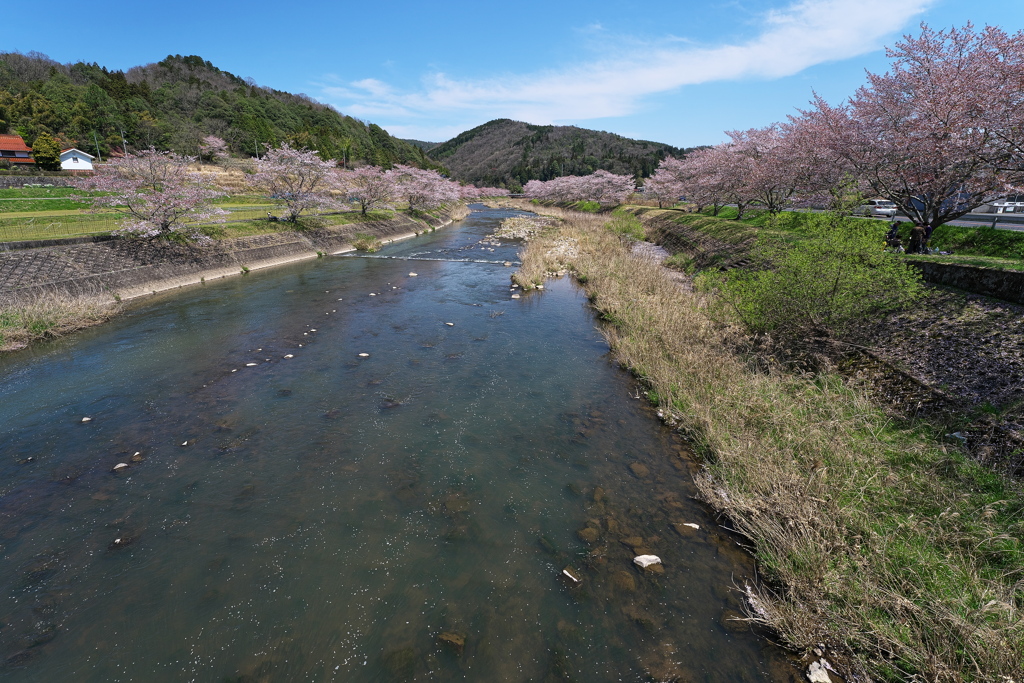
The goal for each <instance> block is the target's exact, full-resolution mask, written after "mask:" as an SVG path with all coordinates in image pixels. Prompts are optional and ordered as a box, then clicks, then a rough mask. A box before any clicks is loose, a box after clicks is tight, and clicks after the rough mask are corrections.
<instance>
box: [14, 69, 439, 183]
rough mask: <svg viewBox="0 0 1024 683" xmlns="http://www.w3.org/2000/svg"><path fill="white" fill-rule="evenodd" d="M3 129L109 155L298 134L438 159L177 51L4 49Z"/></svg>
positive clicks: (303, 141)
mask: <svg viewBox="0 0 1024 683" xmlns="http://www.w3.org/2000/svg"><path fill="white" fill-rule="evenodd" d="M0 132H11V133H17V134H19V135H21V136H22V137H23V138H24V139H25V142H27V143H28V144H29V145H31V144H33V142H34V141H35V139H36V137H37V136H38V135H39V134H40V133H50V134H52V135H54V136H55V137H56V138H57V140H58V142H59V143H60V144H61V145H62V146H74V147H78V148H79V149H81V150H83V151H88V152H89V153H90V154H95V153H96V148H97V146H98V147H99V149H100V152H101V153H102V154H103V155H104V156H106V155H107V154H109V153H110V152H111V151H112V150H114V149H117V150H120V149H121V147H122V137H121V136H122V134H123V135H124V139H125V140H126V141H127V145H128V149H129V151H131V150H135V149H145V148H147V147H150V146H154V147H156V148H157V149H169V150H174V151H176V152H179V153H182V154H190V155H198V153H199V144H200V141H201V140H202V139H203V137H205V136H207V135H216V136H218V137H221V138H223V139H224V140H226V141H227V143H228V145H229V148H230V151H231V152H232V153H233V154H235V155H243V156H253V155H255V154H256V153H257V149H258V150H259V153H261V154H262V152H263V150H264V149H265V147H264V145H277V144H280V143H282V142H289V143H291V144H292V145H293V146H296V147H308V148H310V149H316V150H319V151H320V154H321V156H322V157H324V158H325V159H337V160H338V161H339V162H341V163H343V164H350V163H352V162H365V163H370V164H374V165H377V166H385V167H390V166H391V165H393V164H396V163H404V164H412V165H416V166H421V167H436V164H433V163H432V162H431V161H430V160H429V159H427V157H426V156H425V155H424V153H423V150H422V149H421V148H419V147H417V146H414V145H411V144H409V143H408V142H405V141H403V140H399V139H397V138H394V137H391V135H389V134H388V133H387V131H385V130H384V129H382V128H381V127H380V126H377V125H375V124H372V123H371V124H367V123H364V122H362V121H359V120H356V119H354V118H352V117H351V116H345V115H343V114H341V113H339V112H338V111H336V110H335V109H333V108H332V107H329V106H327V105H324V104H321V103H319V102H316V101H315V100H313V99H312V98H310V97H308V96H306V95H302V94H298V95H294V94H291V93H287V92H282V91H279V90H273V89H271V88H264V87H261V86H258V85H256V83H254V82H253V81H252V79H242V78H240V77H238V76H236V75H234V74H231V73H228V72H227V71H222V70H221V69H218V68H217V67H215V66H214V65H213V64H211V63H210V62H208V61H205V60H203V59H202V58H201V57H196V56H188V57H182V56H181V55H172V56H169V57H167V58H166V59H164V60H162V61H160V62H157V63H155V64H146V65H144V66H136V67H133V68H131V69H128V70H127V71H124V72H122V71H110V70H108V69H106V68H105V67H101V66H99V65H98V64H96V63H92V64H86V63H84V62H78V63H75V64H60V63H58V62H56V61H54V60H52V59H50V58H49V57H47V56H46V55H43V54H40V53H35V52H30V53H28V54H20V53H17V52H6V53H4V52H0Z"/></svg>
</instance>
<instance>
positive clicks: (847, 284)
mask: <svg viewBox="0 0 1024 683" xmlns="http://www.w3.org/2000/svg"><path fill="white" fill-rule="evenodd" d="M805 229H806V234H807V237H806V238H805V239H801V240H797V241H795V242H782V241H780V240H777V239H773V238H766V237H764V236H762V237H759V238H758V242H757V244H756V245H755V247H754V249H753V251H752V254H751V256H752V259H753V262H754V266H753V268H751V269H750V270H734V271H732V272H730V273H729V274H727V275H726V276H724V277H722V278H720V288H721V292H722V297H723V299H724V300H725V301H726V302H727V303H728V304H729V305H731V306H732V308H734V309H735V311H736V313H737V314H738V315H739V317H740V319H741V320H742V321H743V323H744V324H745V325H746V326H747V327H748V329H750V331H752V332H755V333H763V332H775V333H777V334H779V335H780V336H783V337H798V336H813V335H821V334H824V335H831V336H842V335H843V334H844V333H845V332H846V331H847V330H848V329H849V327H850V326H851V325H852V324H854V323H856V322H857V321H858V320H861V319H863V318H864V317H866V316H869V315H872V314H877V313H881V312H884V311H891V310H897V309H899V308H903V307H905V306H908V305H910V304H912V303H913V302H915V301H917V300H918V299H920V298H921V296H923V293H924V289H923V285H922V284H921V276H920V274H919V273H918V272H917V271H916V270H914V269H913V268H911V267H910V266H908V265H907V264H906V263H904V262H903V261H902V260H901V259H900V258H899V257H897V256H895V255H893V254H890V253H887V252H885V251H884V250H883V242H884V235H885V229H886V226H885V225H884V224H865V223H864V222H863V221H856V220H851V219H849V218H846V217H844V216H839V215H835V214H822V215H819V216H818V217H817V218H816V219H814V220H811V221H808V222H807V224H806V226H805Z"/></svg>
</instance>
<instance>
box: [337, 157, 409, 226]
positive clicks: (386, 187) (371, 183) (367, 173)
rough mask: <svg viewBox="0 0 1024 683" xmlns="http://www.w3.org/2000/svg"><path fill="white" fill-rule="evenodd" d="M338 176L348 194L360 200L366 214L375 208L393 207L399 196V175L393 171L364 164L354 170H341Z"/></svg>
mask: <svg viewBox="0 0 1024 683" xmlns="http://www.w3.org/2000/svg"><path fill="white" fill-rule="evenodd" d="M338 176H339V180H340V184H341V185H342V186H343V187H344V188H345V192H346V194H347V195H348V196H349V197H350V198H352V199H355V200H356V201H357V202H359V207H360V209H361V211H362V214H363V215H364V216H365V215H366V212H367V211H372V210H373V209H387V208H391V204H392V202H393V201H394V199H395V198H396V197H397V196H398V177H397V176H396V175H395V173H393V172H392V171H385V170H383V169H381V168H378V167H376V166H363V167H362V168H357V169H356V170H354V171H340V172H339V173H338Z"/></svg>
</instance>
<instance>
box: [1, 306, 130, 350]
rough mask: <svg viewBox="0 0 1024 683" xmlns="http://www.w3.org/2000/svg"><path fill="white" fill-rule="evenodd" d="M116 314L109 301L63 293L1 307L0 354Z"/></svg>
mask: <svg viewBox="0 0 1024 683" xmlns="http://www.w3.org/2000/svg"><path fill="white" fill-rule="evenodd" d="M116 312H117V307H116V305H115V304H113V303H111V302H110V301H109V299H106V300H105V299H102V298H100V297H82V296H72V295H70V294H63V293H49V294H41V295H39V296H36V297H34V298H32V299H29V300H25V301H19V302H16V303H9V304H0V352H3V351H15V350H17V349H21V348H24V347H26V346H28V345H29V344H31V343H32V342H35V341H40V340H42V339H52V338H54V337H62V336H64V335H67V334H71V333H72V332H77V331H78V330H81V329H84V328H86V327H91V326H93V325H98V324H100V323H102V322H104V321H106V320H108V319H109V318H110V317H112V316H113V315H114V314H115V313H116Z"/></svg>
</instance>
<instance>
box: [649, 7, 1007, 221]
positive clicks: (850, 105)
mask: <svg viewBox="0 0 1024 683" xmlns="http://www.w3.org/2000/svg"><path fill="white" fill-rule="evenodd" d="M888 55H889V57H890V58H891V59H892V60H893V61H892V65H891V68H890V70H889V71H888V72H887V73H885V74H869V75H868V83H867V84H866V85H865V86H863V87H861V88H860V89H859V90H858V91H857V92H856V93H855V94H854V96H853V97H851V98H850V99H849V100H848V101H846V102H844V103H842V104H840V105H837V106H832V105H830V104H828V103H827V102H826V101H825V100H824V99H822V98H821V97H817V96H816V97H815V99H814V100H813V101H812V103H811V105H812V106H811V108H810V109H809V110H807V111H804V112H801V115H800V116H795V117H790V120H789V121H788V122H787V123H786V124H773V125H771V126H768V127H766V128H761V129H752V130H748V131H742V132H730V133H728V135H729V137H730V138H731V140H730V141H729V142H727V143H724V144H721V145H717V146H715V147H712V148H708V149H703V150H698V151H696V152H693V153H691V154H690V155H688V156H687V157H686V159H684V160H682V161H679V160H676V159H666V160H665V161H664V162H662V164H661V166H660V167H659V169H658V171H657V173H656V174H655V176H654V178H652V181H653V180H655V179H658V182H662V179H665V181H666V182H667V180H668V178H671V179H672V180H674V181H675V182H677V183H679V186H680V187H681V188H682V190H683V194H685V195H686V196H687V198H688V199H689V200H690V201H692V202H694V203H695V204H697V205H698V206H712V207H714V208H715V209H716V213H717V209H718V208H719V207H720V206H722V205H723V204H736V205H737V207H738V209H739V211H740V214H741V215H742V213H743V210H744V209H745V208H746V207H747V206H749V205H751V204H754V205H758V206H761V207H763V208H765V209H767V210H769V211H771V212H778V211H781V210H782V209H783V208H785V207H786V206H787V205H790V204H793V203H796V202H799V203H803V204H808V203H813V204H818V205H825V206H829V207H831V208H839V207H842V206H843V205H849V204H850V203H851V202H856V201H858V200H859V198H860V197H862V196H865V195H867V196H880V197H884V198H885V199H888V200H890V201H892V202H894V203H895V204H896V206H897V207H898V208H899V209H900V211H902V212H903V213H904V214H905V215H907V216H909V217H910V218H911V219H912V220H913V221H914V222H915V223H919V224H922V225H923V224H931V225H933V226H937V225H941V224H942V223H945V222H946V221H949V220H952V219H954V218H958V217H960V216H962V215H964V214H965V213H967V212H968V211H970V210H971V209H973V208H975V207H977V206H979V205H981V204H984V203H986V202H989V201H993V200H995V199H998V198H1000V197H1003V196H1006V195H1007V194H1010V193H1012V192H1015V191H1020V189H1021V188H1022V186H1024V152H1022V151H1021V150H1022V149H1024V107H1022V106H1021V104H1022V103H1024V31H1022V32H1018V33H1017V34H1014V35H1012V36H1011V35H1008V34H1007V33H1005V32H1004V31H1002V30H1000V29H998V28H992V27H987V28H985V29H984V30H983V31H975V30H974V28H973V26H971V25H970V24H968V25H967V26H966V27H964V28H962V29H951V30H948V31H935V30H932V29H930V28H928V27H927V26H922V29H921V34H920V35H919V36H918V37H916V38H914V37H907V38H905V39H904V41H903V42H901V43H898V44H897V45H896V47H894V48H893V49H890V50H889V51H888ZM656 187H657V185H656Z"/></svg>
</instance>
